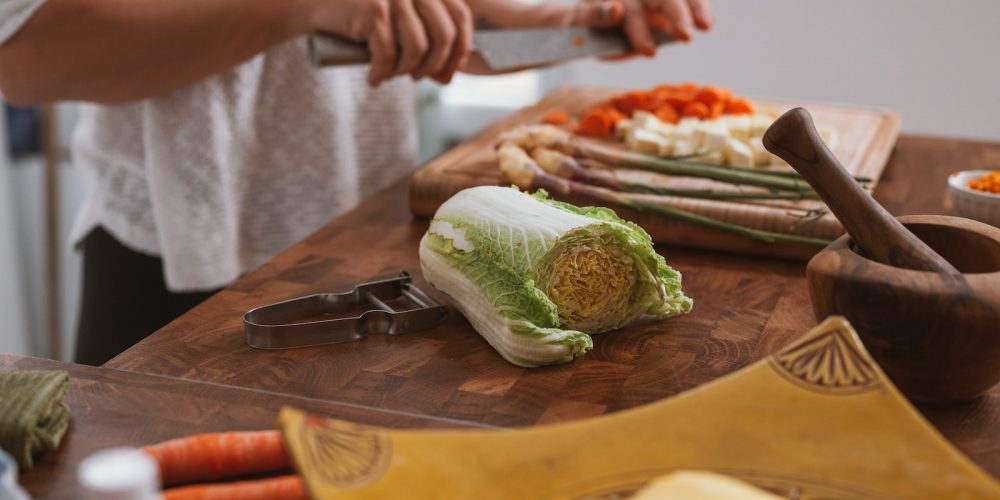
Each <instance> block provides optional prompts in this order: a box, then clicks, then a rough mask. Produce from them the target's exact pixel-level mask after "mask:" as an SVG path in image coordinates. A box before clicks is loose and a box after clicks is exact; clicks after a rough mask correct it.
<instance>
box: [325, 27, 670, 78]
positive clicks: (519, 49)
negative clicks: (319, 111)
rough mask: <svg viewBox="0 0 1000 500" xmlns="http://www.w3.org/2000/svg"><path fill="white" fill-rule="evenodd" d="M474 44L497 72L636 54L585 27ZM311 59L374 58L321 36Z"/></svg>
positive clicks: (494, 33)
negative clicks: (572, 60) (588, 58)
mask: <svg viewBox="0 0 1000 500" xmlns="http://www.w3.org/2000/svg"><path fill="white" fill-rule="evenodd" d="M472 40H473V51H475V52H476V53H478V54H479V55H480V57H482V58H483V60H484V61H485V62H486V64H488V65H489V67H490V68H491V69H494V70H508V69H515V68H520V67H525V66H536V65H540V64H548V63H555V62H560V61H566V60H569V59H577V58H581V57H592V56H596V57H610V56H619V55H624V54H628V53H629V52H632V47H631V46H630V45H629V43H628V40H627V39H626V38H625V35H624V33H622V32H621V31H618V30H593V29H590V28H583V27H559V28H527V29H510V30H485V31H477V32H475V33H473V35H472ZM654 40H655V41H656V43H657V44H663V43H667V42H670V41H673V39H672V38H670V36H669V35H666V34H664V33H660V32H655V34H654ZM309 58H310V59H311V60H312V62H313V64H314V65H316V66H345V65H351V64H364V63H367V62H368V61H369V60H370V59H371V54H369V53H368V48H367V47H366V46H365V45H364V44H360V43H355V42H351V41H346V40H343V39H340V38H336V37H334V36H331V35H326V34H322V33H317V34H314V35H311V36H310V37H309Z"/></svg>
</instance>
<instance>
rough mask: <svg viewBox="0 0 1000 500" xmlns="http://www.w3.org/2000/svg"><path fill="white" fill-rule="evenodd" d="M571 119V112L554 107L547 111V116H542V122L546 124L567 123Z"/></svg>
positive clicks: (557, 124)
mask: <svg viewBox="0 0 1000 500" xmlns="http://www.w3.org/2000/svg"><path fill="white" fill-rule="evenodd" d="M569 120H570V116H569V113H567V112H565V111H563V110H560V109H553V110H552V111H549V112H548V113H545V116H543V117H542V123H544V124H546V125H556V126H559V125H565V124H567V123H569Z"/></svg>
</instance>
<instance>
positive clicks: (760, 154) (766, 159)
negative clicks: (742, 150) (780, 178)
mask: <svg viewBox="0 0 1000 500" xmlns="http://www.w3.org/2000/svg"><path fill="white" fill-rule="evenodd" d="M749 144H750V151H751V152H753V164H754V166H756V167H766V166H768V165H770V164H771V153H770V152H769V151H768V150H767V149H766V148H764V141H762V140H761V138H760V137H751V138H750V143H749Z"/></svg>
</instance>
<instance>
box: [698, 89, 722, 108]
mask: <svg viewBox="0 0 1000 500" xmlns="http://www.w3.org/2000/svg"><path fill="white" fill-rule="evenodd" d="M728 98H729V91H728V90H726V89H723V88H719V87H713V86H711V85H707V86H705V87H703V88H702V89H701V90H699V91H698V93H697V94H695V96H694V99H695V100H696V101H698V102H701V103H704V104H705V106H711V105H713V104H715V103H717V102H724V101H725V100H726V99H728Z"/></svg>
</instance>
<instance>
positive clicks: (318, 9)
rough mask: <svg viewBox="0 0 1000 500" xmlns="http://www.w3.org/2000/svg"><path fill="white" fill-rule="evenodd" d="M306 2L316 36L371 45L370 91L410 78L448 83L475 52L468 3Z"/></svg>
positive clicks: (450, 0) (437, 0)
mask: <svg viewBox="0 0 1000 500" xmlns="http://www.w3.org/2000/svg"><path fill="white" fill-rule="evenodd" d="M306 1H307V2H308V3H309V7H308V9H307V12H308V16H309V21H308V22H309V25H310V27H311V29H312V30H314V31H322V32H326V33H330V34H334V35H339V36H341V37H344V38H347V39H350V40H353V41H356V42H362V43H367V45H368V50H369V52H371V66H370V70H369V72H368V83H369V84H371V85H376V86H377V85H379V84H380V83H382V82H384V81H386V80H388V79H390V78H393V77H396V76H400V75H407V74H408V75H410V76H411V77H413V78H414V79H419V78H423V77H425V76H429V77H431V78H433V79H435V80H437V81H439V82H442V83H447V82H448V81H450V80H451V78H452V76H453V75H454V74H455V71H457V70H458V69H459V68H461V67H463V66H465V64H466V62H467V61H468V58H469V53H470V51H471V50H472V14H471V13H470V11H469V7H468V6H467V5H466V3H465V1H464V0H306Z"/></svg>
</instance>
